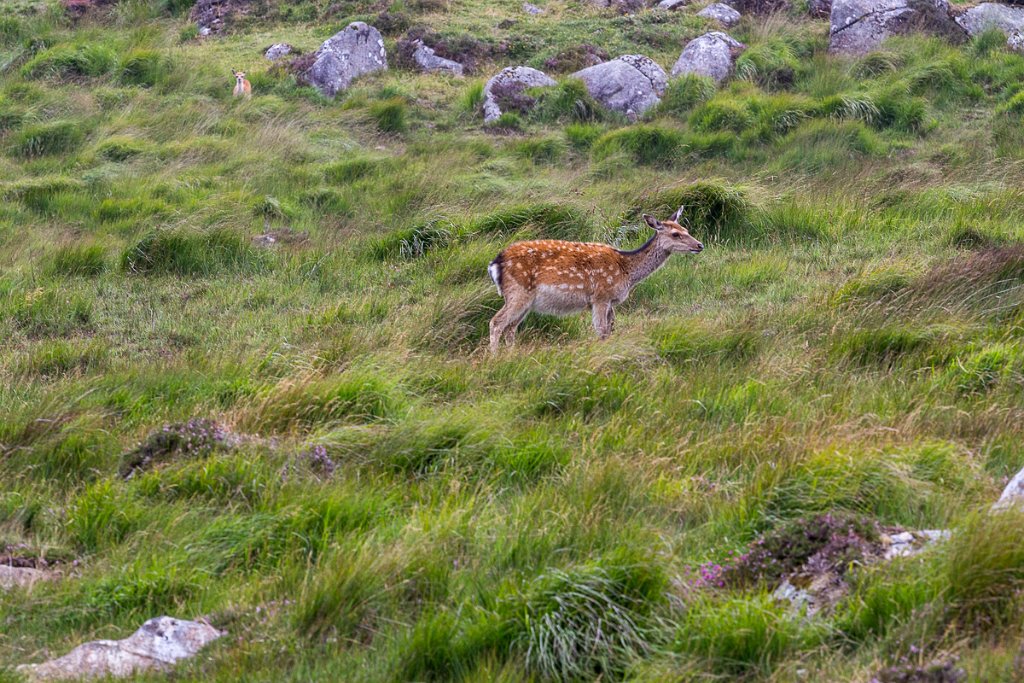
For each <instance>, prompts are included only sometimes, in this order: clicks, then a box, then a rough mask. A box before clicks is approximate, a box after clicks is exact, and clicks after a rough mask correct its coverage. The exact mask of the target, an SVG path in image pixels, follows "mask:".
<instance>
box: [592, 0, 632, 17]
mask: <svg viewBox="0 0 1024 683" xmlns="http://www.w3.org/2000/svg"><path fill="white" fill-rule="evenodd" d="M590 4H591V5H594V6H595V7H603V8H609V9H614V10H616V11H617V12H618V13H619V14H635V13H637V12H639V11H640V10H642V9H644V6H645V1H644V0H590Z"/></svg>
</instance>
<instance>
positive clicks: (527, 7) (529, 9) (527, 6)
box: [523, 2, 544, 14]
mask: <svg viewBox="0 0 1024 683" xmlns="http://www.w3.org/2000/svg"><path fill="white" fill-rule="evenodd" d="M523 11H524V12H526V13H527V14H544V10H542V9H541V8H540V7H537V6H536V5H534V4H532V3H529V2H524V3H523Z"/></svg>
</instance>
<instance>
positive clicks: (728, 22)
mask: <svg viewBox="0 0 1024 683" xmlns="http://www.w3.org/2000/svg"><path fill="white" fill-rule="evenodd" d="M697 16H698V17H704V18H705V19H714V20H715V21H717V22H718V23H719V24H721V25H722V26H724V27H726V28H731V27H733V26H735V25H736V24H738V23H739V21H740V13H739V12H737V11H736V10H734V9H733V8H732V7H730V6H729V5H726V4H724V3H721V2H716V3H714V4H713V5H708V6H707V7H705V8H704V9H702V10H701V11H699V12H697Z"/></svg>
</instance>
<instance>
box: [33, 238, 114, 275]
mask: <svg viewBox="0 0 1024 683" xmlns="http://www.w3.org/2000/svg"><path fill="white" fill-rule="evenodd" d="M106 268H107V254H106V250H105V249H104V248H103V247H102V246H100V245H99V244H68V245H64V246H62V247H58V248H57V250H56V251H55V252H54V253H53V254H52V255H50V257H49V259H48V262H47V264H46V268H45V272H46V274H47V275H49V276H50V277H96V276H97V275H100V274H102V273H103V271H104V270H106Z"/></svg>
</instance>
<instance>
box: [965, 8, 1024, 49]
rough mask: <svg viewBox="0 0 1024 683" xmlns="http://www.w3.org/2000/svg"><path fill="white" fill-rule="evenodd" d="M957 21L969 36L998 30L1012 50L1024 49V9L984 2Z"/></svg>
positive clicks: (966, 12)
mask: <svg viewBox="0 0 1024 683" xmlns="http://www.w3.org/2000/svg"><path fill="white" fill-rule="evenodd" d="M955 21H956V23H957V24H959V25H960V27H961V28H962V29H963V30H964V31H966V32H967V35H969V36H976V35H978V34H979V33H983V32H985V31H987V30H989V29H991V28H996V29H999V30H1000V31H1002V32H1003V33H1005V34H1006V42H1007V44H1008V45H1009V46H1010V47H1011V48H1013V49H1015V50H1020V49H1021V48H1022V47H1024V7H1011V6H1009V5H1001V4H999V3H995V2H983V3H981V4H980V5H977V6H975V7H971V8H970V9H968V10H967V11H965V12H963V13H961V14H960V15H958V16H957V17H955Z"/></svg>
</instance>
